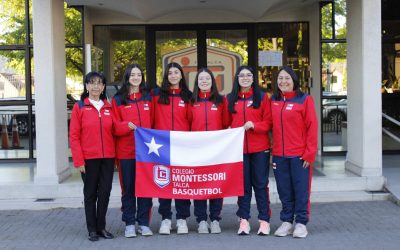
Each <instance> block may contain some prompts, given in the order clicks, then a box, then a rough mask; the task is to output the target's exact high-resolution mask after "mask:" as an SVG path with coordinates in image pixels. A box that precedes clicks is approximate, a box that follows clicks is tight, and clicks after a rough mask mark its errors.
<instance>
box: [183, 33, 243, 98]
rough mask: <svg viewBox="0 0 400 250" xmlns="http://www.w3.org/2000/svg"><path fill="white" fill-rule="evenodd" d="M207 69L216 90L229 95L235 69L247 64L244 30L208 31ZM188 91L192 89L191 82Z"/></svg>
mask: <svg viewBox="0 0 400 250" xmlns="http://www.w3.org/2000/svg"><path fill="white" fill-rule="evenodd" d="M206 43H207V67H208V68H209V69H210V70H211V71H212V72H213V73H214V76H215V80H216V82H217V87H218V90H219V92H220V93H221V94H223V95H226V94H229V93H230V92H231V90H232V84H233V78H234V75H235V72H236V69H237V68H238V67H239V66H240V65H242V64H245V65H247V64H248V53H247V47H248V45H247V31H246V30H208V31H207V40H206ZM189 83H190V89H193V84H194V83H193V82H189Z"/></svg>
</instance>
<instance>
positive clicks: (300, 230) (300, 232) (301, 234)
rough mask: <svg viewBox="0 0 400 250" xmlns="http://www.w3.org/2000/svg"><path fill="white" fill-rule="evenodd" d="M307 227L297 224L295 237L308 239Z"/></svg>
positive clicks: (294, 232)
mask: <svg viewBox="0 0 400 250" xmlns="http://www.w3.org/2000/svg"><path fill="white" fill-rule="evenodd" d="M307 234H308V232H307V227H306V225H304V224H301V223H296V226H295V227H294V231H293V237H295V238H305V237H307Z"/></svg>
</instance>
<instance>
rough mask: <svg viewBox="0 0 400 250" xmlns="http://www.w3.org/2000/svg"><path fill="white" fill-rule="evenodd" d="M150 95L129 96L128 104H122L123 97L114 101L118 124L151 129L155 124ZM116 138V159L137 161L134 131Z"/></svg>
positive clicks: (135, 94) (118, 97)
mask: <svg viewBox="0 0 400 250" xmlns="http://www.w3.org/2000/svg"><path fill="white" fill-rule="evenodd" d="M151 100H152V97H151V96H150V94H146V95H142V94H141V93H133V94H131V95H129V96H128V98H127V103H126V104H125V105H124V104H122V100H121V96H119V95H116V96H114V98H113V99H112V107H113V113H112V114H113V116H114V120H115V121H118V122H127V123H129V122H132V123H133V124H135V125H136V126H137V127H142V128H151V126H152V124H153V117H154V114H153V107H152V102H151ZM126 132H127V133H126V134H123V135H121V136H117V137H116V148H115V149H116V158H117V159H135V137H134V131H133V130H129V131H126Z"/></svg>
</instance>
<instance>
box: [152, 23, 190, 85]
mask: <svg viewBox="0 0 400 250" xmlns="http://www.w3.org/2000/svg"><path fill="white" fill-rule="evenodd" d="M170 62H176V63H179V64H180V65H181V66H182V69H183V72H184V74H185V78H186V82H187V83H191V82H193V81H194V78H195V76H196V72H197V39H196V32H195V31H157V32H156V65H157V68H156V69H157V70H156V77H157V78H156V79H157V80H156V81H157V84H161V82H162V73H163V69H164V67H165V66H166V65H167V64H168V63H170ZM189 89H193V88H190V86H189Z"/></svg>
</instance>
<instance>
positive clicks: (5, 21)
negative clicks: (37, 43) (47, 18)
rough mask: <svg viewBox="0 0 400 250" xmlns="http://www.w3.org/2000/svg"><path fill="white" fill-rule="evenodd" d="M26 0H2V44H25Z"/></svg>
mask: <svg viewBox="0 0 400 250" xmlns="http://www.w3.org/2000/svg"><path fill="white" fill-rule="evenodd" d="M25 39H26V32H25V0H12V1H0V45H3V44H6V45H12V44H24V43H25Z"/></svg>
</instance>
